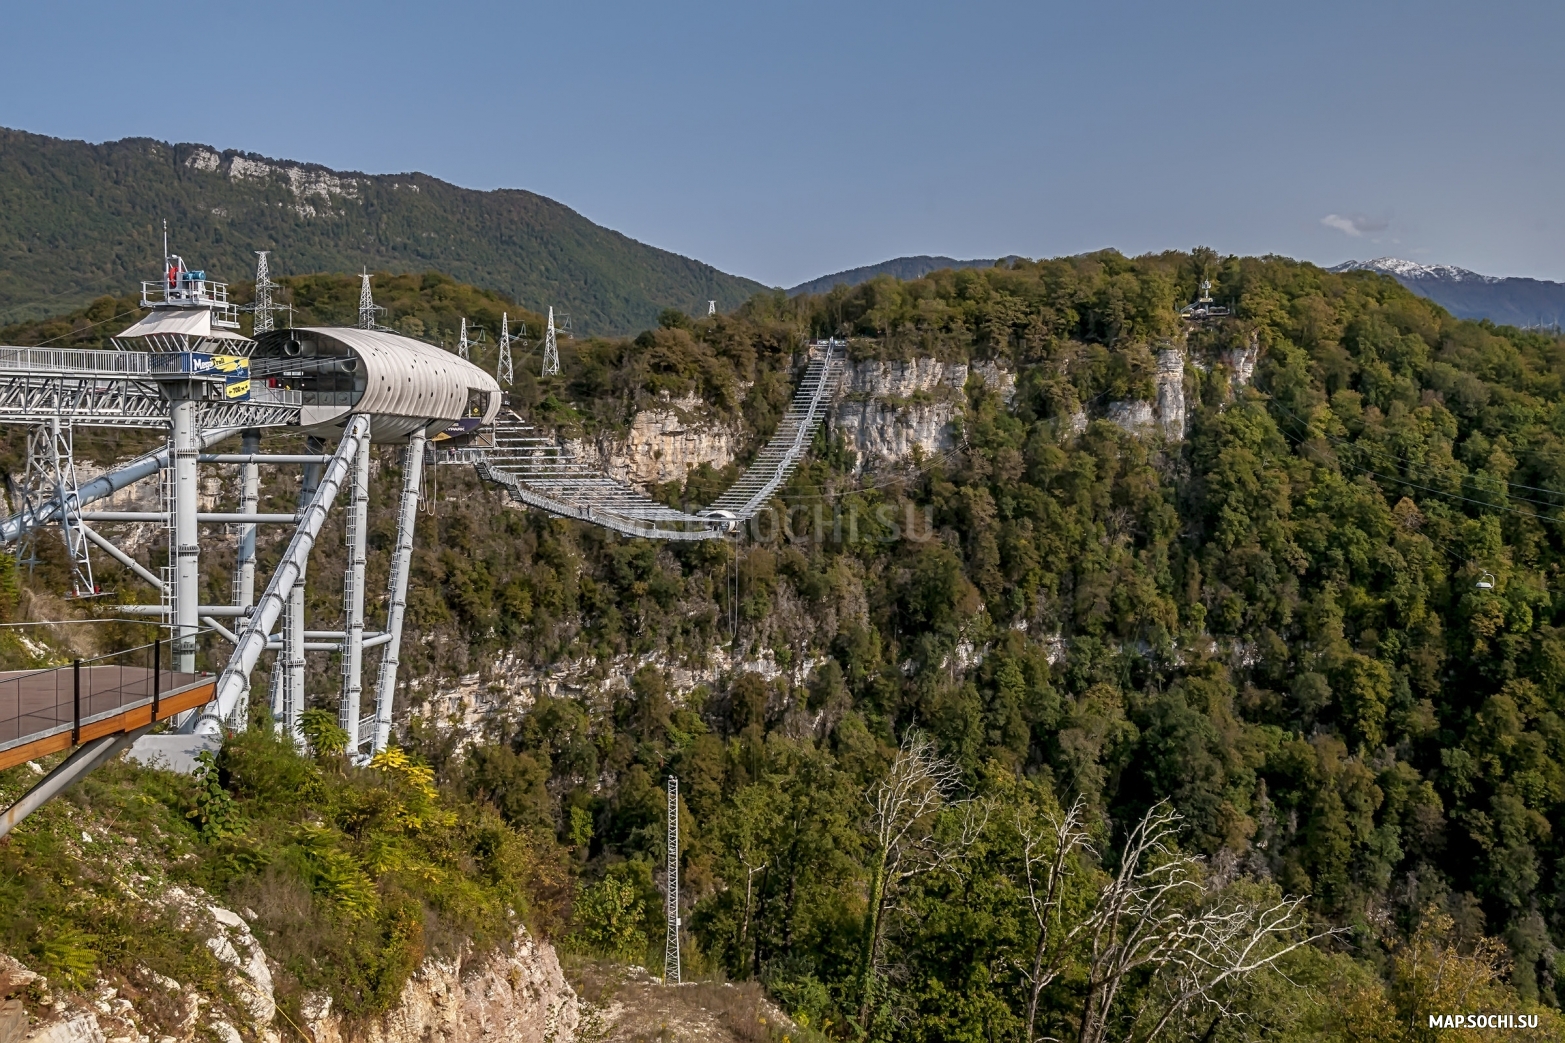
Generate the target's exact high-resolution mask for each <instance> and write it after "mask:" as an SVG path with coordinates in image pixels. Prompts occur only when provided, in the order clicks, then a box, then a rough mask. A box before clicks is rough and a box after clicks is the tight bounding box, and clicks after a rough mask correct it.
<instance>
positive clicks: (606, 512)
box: [436, 341, 844, 540]
mask: <svg viewBox="0 0 1565 1043" xmlns="http://www.w3.org/2000/svg"><path fill="white" fill-rule="evenodd" d="M814 348H815V351H814V354H813V357H812V358H811V360H810V363H809V365H808V366H807V367H806V368H805V372H804V378H803V379H802V380H801V381H800V382H799V386H798V388H796V389H795V391H794V396H793V401H792V402H791V403H790V404H789V406H788V410H787V412H786V413H785V414H784V415H783V418H782V422H781V423H779V424H778V425H777V430H776V431H775V432H774V433H773V434H772V437H771V439H770V440H768V441H767V443H766V445H765V446H763V447H762V449H761V451H760V452H759V453H758V454H757V455H756V458H755V461H754V462H753V463H751V465H750V467H749V468H748V469H746V471H745V472H744V474H743V475H741V476H740V478H739V480H738V481H737V482H735V483H734V485H733V486H732V487H731V488H730V489H729V490H728V491H727V492H725V493H723V495H722V496H720V497H718V498H717V500H716V501H714V502H713V504H712V505H711V506H710V507H708V508H706V509H705V510H702V511H699V512H697V513H695V514H689V513H686V512H685V511H680V510H676V509H675V508H673V507H669V506H666V505H664V504H661V503H658V502H657V501H656V500H654V499H652V498H651V497H650V496H648V495H647V494H646V493H644V492H642V491H641V490H639V489H637V488H635V487H634V486H631V485H629V484H628V483H626V482H622V481H619V480H618V479H616V478H613V477H611V476H610V475H609V474H607V473H606V472H605V471H604V470H603V469H602V468H601V467H599V466H598V465H597V464H595V463H592V462H591V461H588V460H585V459H583V458H582V457H580V456H577V455H576V454H574V453H573V452H571V451H570V450H569V449H568V448H567V447H565V446H562V445H561V444H560V443H559V442H558V441H557V440H555V439H553V438H548V437H545V436H543V435H540V434H538V433H537V432H536V431H534V429H533V428H531V427H529V426H527V425H526V424H524V423H523V422H522V421H521V420H520V419H519V418H515V417H514V415H513V418H512V419H511V420H508V421H506V420H499V421H496V423H495V425H494V427H493V429H492V430H490V431H488V432H486V433H485V434H484V435H483V436H481V440H480V441H478V442H476V443H475V444H474V445H471V446H468V447H465V448H461V449H450V450H445V451H443V452H441V453H439V454H437V456H436V460H437V462H439V463H447V464H472V465H473V466H474V467H475V468H476V470H477V471H478V474H479V477H481V478H483V479H484V480H485V481H487V482H491V483H493V484H495V485H498V486H501V487H502V488H504V489H506V490H507V491H508V492H509V493H510V494H511V497H512V498H513V499H515V500H517V501H519V502H521V503H524V504H526V505H528V506H529V507H536V508H538V509H539V510H542V511H547V512H548V513H550V514H555V515H559V516H560V517H563V518H576V519H578V520H580V521H586V522H591V523H593V524H595V525H601V526H603V527H605V528H608V529H613V530H614V531H616V532H621V533H624V534H625V535H627V536H643V537H646V538H648V539H659V540H709V539H715V538H717V537H720V536H723V535H724V534H726V533H728V532H731V531H733V530H734V529H735V528H736V527H737V526H738V524H739V523H741V522H745V521H748V520H749V519H750V518H753V517H754V516H755V515H756V513H757V512H759V511H760V510H761V508H762V507H764V506H765V505H766V502H767V501H768V500H770V499H771V498H772V496H773V494H775V493H776V492H777V490H778V489H779V488H780V487H781V486H782V484H783V483H784V482H786V481H787V480H788V477H789V475H791V474H792V473H793V471H794V469H795V468H796V467H798V465H799V462H800V461H801V460H803V459H804V455H805V453H806V452H808V451H809V447H810V440H811V438H813V437H814V434H815V432H816V430H817V429H818V428H819V427H820V425H821V422H822V420H823V419H824V418H825V415H826V409H827V407H828V405H829V404H830V403H831V400H832V396H833V395H834V394H835V392H836V389H837V385H838V382H839V381H840V379H841V375H842V362H843V354H844V345H843V344H842V343H840V342H838V341H825V342H822V343H820V344H817V345H814Z"/></svg>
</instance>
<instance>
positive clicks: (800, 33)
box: [0, 0, 1565, 285]
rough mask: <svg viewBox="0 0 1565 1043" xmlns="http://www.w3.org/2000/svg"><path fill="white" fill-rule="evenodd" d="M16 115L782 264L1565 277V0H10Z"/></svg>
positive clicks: (79, 133) (3, 110)
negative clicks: (333, 171) (1077, 262)
mask: <svg viewBox="0 0 1565 1043" xmlns="http://www.w3.org/2000/svg"><path fill="white" fill-rule="evenodd" d="M0 20H3V24H4V32H3V34H0V35H3V39H4V52H5V60H4V62H3V63H0V124H4V125H7V126H12V127H20V128H23V129H26V130H31V131H36V132H40V133H46V134H53V135H58V136H62V137H72V138H85V139H88V140H91V141H103V140H108V139H114V138H121V137H127V136H137V135H139V136H149V137H155V138H161V139H164V140H171V141H194V142H203V143H206V144H210V145H214V146H217V147H219V148H239V149H244V150H248V151H252V152H259V153H263V154H265V155H268V156H272V157H276V158H286V159H298V160H310V161H314V162H318V163H324V164H326V165H328V166H332V167H336V168H339V169H349V170H363V171H370V172H402V171H408V170H420V171H424V172H426V173H429V174H433V175H435V176H437V177H441V178H445V179H447V180H449V181H454V182H456V183H457V184H461V185H467V186H471V187H476V188H492V187H497V186H507V187H517V188H527V189H531V190H532V191H535V192H540V193H543V194H544V195H547V196H550V197H552V198H555V199H558V200H560V201H562V202H564V203H566V204H567V205H569V206H571V207H573V208H575V209H576V210H578V211H580V212H581V213H583V214H585V215H586V216H587V217H589V218H591V219H592V220H594V221H597V222H599V223H601V224H605V225H608V226H609V227H612V228H615V229H618V230H620V231H622V232H624V233H626V234H628V235H630V236H633V237H634V238H636V239H640V240H642V241H644V242H648V243H652V244H655V245H657V246H661V247H665V248H667V249H670V250H675V251H678V252H680V253H683V254H688V255H691V256H694V257H698V258H700V259H702V260H704V261H707V262H710V263H712V264H714V265H716V266H718V267H719V268H722V269H724V270H726V271H730V272H735V273H738V274H742V275H748V276H751V277H752V278H755V279H759V280H761V281H763V282H766V283H769V284H775V285H792V284H794V283H796V282H800V281H803V280H805V279H808V278H812V277H814V276H817V275H822V274H826V273H828V272H832V271H836V270H839V269H842V268H847V267H852V266H856V265H861V264H867V263H871V262H874V261H879V260H884V259H886V258H890V257H894V256H897V255H900V254H913V253H936V254H947V255H951V256H956V257H993V256H997V255H1004V254H1011V253H1016V254H1023V255H1026V256H1031V257H1037V256H1053V255H1057V254H1065V253H1076V252H1079V251H1083V250H1090V249H1096V248H1099V247H1104V246H1115V247H1118V248H1119V249H1121V250H1124V251H1127V252H1131V253H1137V252H1142V251H1148V250H1160V249H1166V248H1189V247H1191V246H1194V245H1196V244H1198V243H1202V244H1208V245H1211V246H1213V247H1216V248H1217V249H1219V250H1221V251H1223V252H1225V253H1267V252H1273V253H1282V254H1288V255H1292V256H1296V257H1304V258H1308V259H1310V260H1313V261H1318V262H1321V263H1326V264H1330V263H1335V262H1338V261H1341V260H1344V259H1347V258H1350V257H1351V258H1360V259H1362V258H1369V257H1375V256H1381V255H1385V254H1392V255H1396V256H1401V257H1405V258H1409V259H1411V260H1417V261H1423V262H1430V263H1433V262H1439V263H1450V264H1458V265H1461V266H1463V267H1468V268H1473V269H1476V270H1478V271H1482V272H1486V273H1492V274H1499V275H1531V276H1536V277H1540V278H1552V279H1561V280H1565V239H1562V233H1565V191H1562V189H1565V180H1562V177H1561V172H1562V163H1561V159H1562V151H1565V148H1562V134H1561V130H1562V126H1561V123H1562V120H1565V116H1562V103H1565V89H1562V88H1565V55H1562V53H1561V52H1562V51H1565V5H1562V4H1560V3H1557V2H1555V3H1544V2H1538V3H1531V4H1514V3H1503V2H1490V3H1485V4H1478V3H1465V4H1456V3H1443V2H1422V3H1336V2H1324V0H1314V2H1295V3H1290V4H1281V3H1264V2H1263V3H1255V2H1250V3H1231V4H1221V3H1166V4H1137V3H1115V2H1101V0H1099V2H1092V3H1085V2H1084V3H1077V4H1053V3H1041V2H1040V3H982V2H969V3H964V4H932V3H922V2H916V0H913V2H903V3H898V4H889V3H879V4H871V3H851V2H839V3H832V4H826V3H795V4H755V3H733V2H729V3H721V4H699V3H685V2H680V0H668V2H665V3H661V4H646V3H636V4H631V3H582V2H577V3H569V2H558V3H555V4H552V5H548V6H543V5H534V4H522V3H483V2H453V0H447V2H445V3H416V4H414V3H386V4H379V5H368V4H366V5H362V7H360V6H348V5H341V4H334V3H330V2H318V3H295V2H291V0H282V2H273V3H264V4H263V3H250V4H243V5H239V4H226V3H216V2H212V3H204V4H202V3H198V4H190V5H180V4H103V3H95V2H82V3H76V4H72V5H55V4H40V3H36V2H33V3H27V4H22V3H14V2H3V3H0Z"/></svg>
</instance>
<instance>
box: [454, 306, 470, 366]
mask: <svg viewBox="0 0 1565 1043" xmlns="http://www.w3.org/2000/svg"><path fill="white" fill-rule="evenodd" d="M456 353H457V354H458V355H460V356H462V357H463V358H464V359H465V358H467V357H468V343H467V316H466V315H464V316H462V332H461V333H460V334H459V335H458V336H457V339H456Z"/></svg>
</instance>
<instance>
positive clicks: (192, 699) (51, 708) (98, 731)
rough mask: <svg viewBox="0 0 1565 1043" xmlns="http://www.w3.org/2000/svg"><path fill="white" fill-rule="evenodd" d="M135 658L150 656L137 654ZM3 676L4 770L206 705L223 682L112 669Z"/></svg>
mask: <svg viewBox="0 0 1565 1043" xmlns="http://www.w3.org/2000/svg"><path fill="white" fill-rule="evenodd" d="M133 651H137V652H140V651H144V650H142V649H137V650H133ZM125 655H127V653H118V654H117V655H116V656H109V657H105V659H100V660H93V661H90V662H83V663H81V664H80V665H79V666H78V665H76V664H73V665H71V666H62V667H56V668H51V669H43V670H7V671H3V672H0V770H3V769H6V768H11V767H15V766H16V765H18V764H21V763H23V762H24V761H30V760H32V759H34V758H35V757H43V756H46V755H48V754H51V753H59V752H60V751H62V750H68V749H70V748H71V747H73V746H79V745H81V744H82V743H85V742H91V741H92V740H94V739H100V738H103V737H104V736H109V735H119V734H123V733H125V732H131V731H134V730H136V729H137V728H143V727H146V726H147V725H149V724H153V723H155V722H157V721H162V720H167V719H168V718H170V717H173V716H174V715H175V714H178V713H183V712H184V711H186V710H191V709H195V708H196V707H199V706H203V705H205V704H206V703H207V702H208V701H209V700H210V699H211V698H212V693H213V690H214V688H215V686H216V684H217V678H216V677H214V676H212V675H210V674H191V673H178V672H175V671H173V670H157V671H156V673H154V670H153V668H152V667H149V666H142V665H140V664H136V663H130V662H112V661H106V660H114V659H117V658H120V657H122V656H125Z"/></svg>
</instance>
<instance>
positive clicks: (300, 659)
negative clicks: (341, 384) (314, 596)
mask: <svg viewBox="0 0 1565 1043" xmlns="http://www.w3.org/2000/svg"><path fill="white" fill-rule="evenodd" d="M364 422H365V424H366V425H367V424H368V423H369V419H368V418H367V417H366V418H365V421H364ZM322 445H323V443H322V442H321V440H320V439H319V438H317V437H315V436H314V435H311V436H310V437H308V438H306V439H305V442H304V451H305V453H306V454H309V455H315V454H318V453H320V452H321V448H322ZM320 485H321V465H320V464H305V465H304V474H303V479H302V480H301V481H300V483H299V509H300V510H301V511H302V510H304V508H306V507H307V506H309V504H310V503H311V502H312V501H313V500H314V499H315V493H316V490H318V489H319V488H320ZM309 564H310V559H309V556H308V555H306V556H305V558H304V560H302V561H300V562H299V575H298V578H297V579H296V580H295V581H294V585H293V589H292V590H291V591H289V593H288V610H287V613H286V614H285V615H284V616H283V652H282V656H281V662H280V664H279V666H278V668H279V669H282V670H283V671H284V673H283V683H282V685H281V688H280V693H281V695H282V704H283V705H282V707H281V713H280V714H279V717H280V719H281V721H282V724H283V728H284V729H285V731H286V732H287V734H288V735H289V736H291V737H292V738H293V741H294V743H295V744H298V745H302V744H303V743H304V733H303V732H302V731H300V729H299V715H300V714H302V713H304V574H305V570H306V569H307V568H308V567H309Z"/></svg>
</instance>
